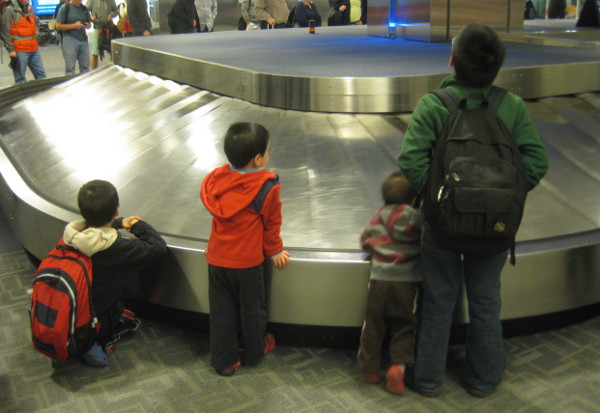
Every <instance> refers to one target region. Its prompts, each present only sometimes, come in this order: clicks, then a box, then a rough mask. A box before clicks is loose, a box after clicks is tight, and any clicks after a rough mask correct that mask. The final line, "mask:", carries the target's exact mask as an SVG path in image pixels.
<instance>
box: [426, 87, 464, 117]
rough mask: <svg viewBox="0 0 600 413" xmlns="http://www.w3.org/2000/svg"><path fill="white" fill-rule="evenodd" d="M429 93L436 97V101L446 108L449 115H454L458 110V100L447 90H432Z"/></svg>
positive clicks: (454, 94)
mask: <svg viewBox="0 0 600 413" xmlns="http://www.w3.org/2000/svg"><path fill="white" fill-rule="evenodd" d="M430 93H433V94H434V95H435V96H437V97H438V99H439V100H441V101H442V103H443V104H444V106H446V108H447V109H448V111H449V112H450V113H454V112H456V111H457V110H458V105H459V103H460V99H458V96H456V93H454V92H453V91H452V90H450V89H449V88H443V89H435V90H432V91H431V92H430Z"/></svg>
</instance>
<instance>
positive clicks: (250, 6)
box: [240, 0, 260, 30]
mask: <svg viewBox="0 0 600 413" xmlns="http://www.w3.org/2000/svg"><path fill="white" fill-rule="evenodd" d="M240 11H241V12H242V18H243V19H244V21H245V22H246V30H259V29H260V17H259V16H258V14H256V8H255V2H254V0H241V1H240Z"/></svg>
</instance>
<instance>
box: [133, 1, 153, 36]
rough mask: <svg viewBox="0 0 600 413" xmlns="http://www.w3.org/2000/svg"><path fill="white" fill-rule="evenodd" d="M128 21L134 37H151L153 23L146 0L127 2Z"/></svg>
mask: <svg viewBox="0 0 600 413" xmlns="http://www.w3.org/2000/svg"><path fill="white" fill-rule="evenodd" d="M127 20H129V23H130V24H131V27H132V29H133V31H132V34H131V35H132V36H150V35H151V34H152V21H151V20H150V15H149V14H148V2H147V1H146V0H127Z"/></svg>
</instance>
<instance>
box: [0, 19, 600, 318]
mask: <svg viewBox="0 0 600 413" xmlns="http://www.w3.org/2000/svg"><path fill="white" fill-rule="evenodd" d="M598 39H600V35H599V36H598ZM509 40H510V41H509V42H508V43H507V49H508V54H507V59H506V64H505V67H504V69H503V70H502V71H501V73H500V75H499V77H498V80H497V84H499V85H501V86H504V87H506V88H508V89H510V90H512V91H513V92H515V93H517V94H519V95H520V96H522V97H524V98H525V99H527V106H528V108H529V110H530V113H531V114H532V116H533V118H534V121H535V124H536V127H537V128H538V131H539V133H540V135H541V136H542V138H543V140H544V142H545V144H546V145H547V146H548V149H549V152H550V157H551V167H550V170H549V172H548V174H547V176H546V178H544V180H543V181H542V183H541V184H540V186H539V187H538V188H536V189H535V190H534V191H532V192H531V193H530V195H529V198H528V202H527V208H526V212H525V218H524V222H523V225H522V227H521V229H520V232H519V235H518V244H517V265H516V266H514V267H512V266H510V265H507V266H506V269H505V272H504V274H503V279H502V282H503V290H502V294H503V301H504V305H503V313H502V318H503V319H513V318H520V317H526V316H533V315H540V314H548V313H552V312H556V311H562V310H567V309H574V308H578V307H582V306H586V305H590V304H596V303H598V302H600V229H599V228H600V167H599V166H598V165H600V132H598V131H600V92H599V91H600V52H599V51H598V50H597V48H596V47H595V45H596V44H597V41H592V42H589V41H587V42H585V45H586V47H578V46H574V47H567V46H569V44H567V46H565V45H562V46H546V45H544V44H537V43H539V42H537V41H536V42H533V41H530V40H523V39H522V38H520V39H517V38H511V39H509ZM542 43H543V42H542ZM580 43H581V42H577V45H579V44H580ZM590 45H591V46H590ZM449 50H450V46H449V44H448V43H423V42H411V41H408V40H403V39H395V40H390V39H387V38H384V37H371V36H367V33H366V29H365V28H361V27H346V28H319V29H318V31H317V34H316V35H310V34H309V33H308V31H307V30H305V29H290V30H275V31H273V30H271V31H258V32H215V33H210V34H195V35H177V36H152V37H148V38H131V39H123V40H119V41H115V42H114V44H113V56H114V64H111V65H108V66H106V67H104V68H102V69H100V70H96V71H93V72H91V73H89V74H86V75H83V76H79V77H76V78H72V79H57V80H46V81H42V82H37V81H36V82H31V84H30V85H28V86H16V87H13V88H9V89H5V90H2V91H0V96H1V99H0V102H1V103H0V106H1V108H0V110H1V112H0V148H1V149H2V150H1V151H0V174H1V177H2V179H1V180H0V191H1V192H2V194H1V195H2V196H1V198H0V205H1V206H2V209H3V210H4V212H5V214H6V215H7V216H8V217H9V219H10V222H11V224H12V226H13V228H14V229H15V232H16V234H17V236H18V238H19V239H20V241H21V242H22V244H23V245H24V246H25V248H27V249H28V250H29V251H30V252H31V253H32V254H34V255H35V256H37V257H42V256H44V255H45V254H46V253H47V252H48V251H49V250H50V248H51V247H52V246H53V244H54V243H55V242H56V241H57V239H58V238H59V237H60V235H61V234H62V230H63V227H64V225H65V223H66V222H68V221H70V220H73V219H76V218H77V216H78V215H77V203H76V194H77V191H78V189H79V187H80V186H81V185H82V184H83V183H84V182H86V181H88V180H90V179H96V178H99V179H106V180H110V181H111V182H113V183H114V184H115V186H116V187H117V188H118V190H119V193H120V197H121V213H122V214H123V215H125V216H127V215H134V214H135V215H139V216H141V217H143V218H144V219H146V220H147V221H148V222H150V223H151V224H152V225H153V226H155V227H156V228H157V229H158V230H159V231H160V232H161V233H162V234H163V235H164V237H165V239H166V240H167V242H168V244H169V247H170V251H171V254H170V256H169V258H168V259H167V260H166V261H165V262H164V263H163V264H162V265H161V266H159V267H157V268H154V269H153V270H152V273H153V276H152V280H153V281H152V284H151V285H150V286H148V288H146V292H145V299H146V300H148V301H149V302H151V303H154V304H159V305H162V306H166V307H171V308H176V309H182V310H189V311H193V312H199V313H207V312H208V311H209V308H208V280H207V264H206V260H205V256H204V249H205V248H206V242H207V239H208V236H209V232H210V222H211V217H210V215H209V214H208V213H207V212H206V211H205V210H204V208H203V206H202V204H201V203H200V199H199V196H198V193H199V188H200V183H201V181H202V179H203V177H204V176H205V175H206V174H207V173H208V172H209V171H210V170H212V169H213V168H215V167H217V166H220V165H222V164H223V163H225V162H226V158H225V156H224V154H223V152H222V138H221V137H222V134H223V132H224V131H225V129H226V128H227V127H228V126H229V124H231V123H232V122H236V121H253V122H259V123H262V124H264V125H265V126H266V127H267V129H269V131H270V132H271V136H272V145H271V161H270V165H269V168H270V169H272V170H273V171H274V172H276V173H278V174H279V176H280V181H281V184H282V192H281V197H282V202H283V218H284V223H283V228H282V236H283V239H284V243H285V247H286V249H288V250H289V251H290V253H291V255H292V263H291V264H290V266H289V267H288V268H286V269H285V270H284V271H282V272H277V271H275V273H274V274H273V277H272V284H271V291H270V302H269V310H270V320H271V321H273V322H278V323H286V324H302V325H314V326H338V327H358V326H360V325H361V324H362V320H363V313H364V303H365V299H366V291H367V290H366V288H367V282H368V277H369V264H368V262H367V261H365V257H364V254H363V253H362V252H361V251H360V248H359V245H358V235H359V234H360V232H361V231H362V229H363V228H364V226H365V224H366V223H367V221H368V219H369V217H370V216H371V215H372V214H373V213H374V211H375V210H376V209H377V207H378V206H379V204H380V203H381V200H380V194H379V187H380V183H381V181H382V179H383V178H384V177H385V176H387V175H388V174H389V173H390V172H392V171H394V170H396V169H397V166H396V164H395V158H396V156H397V153H398V151H399V149H400V147H401V144H402V135H403V131H404V130H405V127H406V123H407V122H408V119H409V118H410V111H411V110H412V108H413V107H414V105H415V103H416V101H417V100H418V98H419V97H420V96H421V95H422V94H424V93H425V92H427V91H428V90H430V89H433V88H435V87H437V86H438V84H439V82H440V80H441V79H443V78H444V77H445V76H446V75H447V74H448V73H449V68H448V67H447V57H448V55H449ZM463 310H464V309H463ZM457 321H466V315H465V312H464V311H458V313H457Z"/></svg>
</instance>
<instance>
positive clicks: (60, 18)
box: [56, 0, 92, 75]
mask: <svg viewBox="0 0 600 413" xmlns="http://www.w3.org/2000/svg"><path fill="white" fill-rule="evenodd" d="M91 26H92V16H91V15H90V12H89V10H88V9H87V7H85V6H84V5H83V4H81V0H71V1H69V2H66V3H65V5H64V6H63V7H61V8H60V10H59V11H58V15H57V16H56V29H57V30H60V31H61V32H62V51H63V57H64V59H65V74H66V75H73V74H75V63H76V62H78V63H79V74H83V73H87V72H89V71H90V45H89V44H88V37H87V33H86V31H85V29H89V28H90V27H91Z"/></svg>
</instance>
